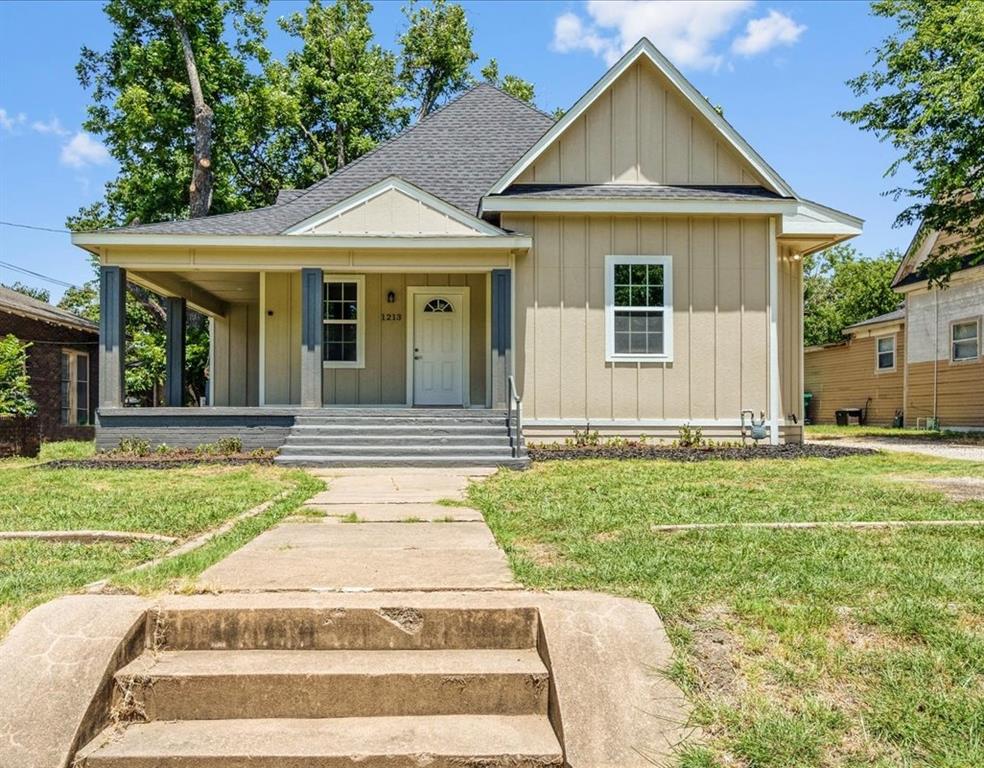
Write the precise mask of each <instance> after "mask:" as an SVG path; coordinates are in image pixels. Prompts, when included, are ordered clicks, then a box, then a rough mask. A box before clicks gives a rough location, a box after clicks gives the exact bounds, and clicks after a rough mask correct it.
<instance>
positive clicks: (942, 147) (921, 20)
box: [838, 0, 984, 282]
mask: <svg viewBox="0 0 984 768" xmlns="http://www.w3.org/2000/svg"><path fill="white" fill-rule="evenodd" d="M871 7H872V12H873V13H874V14H875V15H876V16H882V17H884V18H889V19H893V20H894V21H895V23H896V25H897V28H896V30H895V31H894V32H893V33H892V34H890V35H889V36H888V37H887V38H886V39H885V40H884V41H883V42H882V44H881V46H879V47H878V48H876V49H875V51H874V54H875V68H874V69H872V70H871V71H869V72H864V73H862V74H861V75H859V76H858V77H856V78H854V79H853V80H850V81H848V84H849V85H850V86H851V88H852V90H853V91H854V93H855V95H857V96H869V97H871V100H870V101H869V102H867V103H866V104H864V105H862V106H861V107H858V108H857V109H852V110H845V111H843V112H839V113H838V114H839V115H840V116H841V117H843V118H844V119H845V120H847V121H849V122H851V123H853V124H854V125H858V126H860V127H861V129H862V130H865V131H872V132H873V133H874V134H875V135H876V136H878V138H879V139H880V140H881V141H889V142H891V144H892V146H894V147H895V149H896V150H898V151H899V156H898V158H897V159H896V160H895V162H893V163H892V164H891V165H890V166H889V168H888V170H887V172H886V175H887V176H894V175H895V174H896V173H897V172H898V170H899V169H900V168H901V167H902V166H903V165H908V166H910V167H911V168H912V169H913V170H914V171H915V182H914V184H913V185H912V186H911V187H909V188H907V187H901V186H899V187H895V188H894V189H892V190H890V191H889V194H891V195H893V197H894V198H895V199H896V200H898V199H900V198H902V197H905V198H907V199H908V201H909V204H908V206H907V207H906V208H905V209H904V210H903V211H902V212H901V213H900V214H899V215H898V218H897V219H896V225H899V226H901V225H905V224H912V223H921V224H922V227H921V230H920V231H921V232H922V233H923V234H925V233H927V232H929V231H933V230H935V231H938V232H940V233H941V234H943V235H944V236H945V237H944V238H941V240H945V241H947V242H949V245H948V246H947V247H945V248H942V249H940V253H939V255H938V256H936V257H934V258H933V259H932V260H931V261H930V262H929V263H927V265H926V271H927V276H928V277H930V278H931V279H933V280H934V281H936V282H944V281H945V280H946V278H947V277H948V276H949V275H950V274H951V273H952V272H953V270H954V269H956V268H957V267H958V266H959V264H960V263H961V261H962V260H963V259H964V258H968V257H969V258H970V261H971V263H981V262H982V260H984V162H982V158H984V0H945V1H944V0H938V1H937V2H924V1H923V0H878V2H874V3H872V6H871Z"/></svg>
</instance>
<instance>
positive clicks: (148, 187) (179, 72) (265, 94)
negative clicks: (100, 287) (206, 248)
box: [69, 0, 279, 226]
mask: <svg viewBox="0 0 984 768" xmlns="http://www.w3.org/2000/svg"><path fill="white" fill-rule="evenodd" d="M265 5H266V0H255V1H254V0H108V2H107V3H106V5H105V6H104V10H105V13H106V15H107V16H108V17H109V20H110V22H111V23H112V25H113V28H114V34H113V40H112V43H111V44H110V47H109V49H108V50H107V51H104V52H97V51H94V50H92V49H90V48H88V47H84V48H83V49H82V53H81V57H80V59H79V63H78V65H77V67H76V71H77V73H78V78H79V82H80V83H81V84H82V86H83V87H84V88H86V89H89V90H91V92H92V104H91V105H90V106H89V108H88V117H87V119H86V121H85V123H84V127H85V129H86V130H87V131H89V132H90V133H93V134H95V135H97V136H100V137H102V138H103V140H104V142H105V144H106V147H107V149H108V150H109V153H110V155H111V156H112V157H113V158H114V159H115V160H116V161H117V162H118V163H119V166H120V170H119V174H118V175H117V178H116V179H114V180H113V181H111V182H110V183H109V184H108V185H107V187H106V199H105V201H104V203H103V204H102V205H98V204H97V206H91V207H90V208H88V209H85V210H84V211H80V215H79V216H76V217H73V218H72V219H70V222H69V223H70V226H79V225H81V224H83V223H90V222H93V221H95V222H99V223H104V222H111V223H113V224H120V223H125V222H129V221H132V220H133V219H137V220H139V221H144V222H149V221H160V220H167V219H177V218H183V217H186V216H189V215H191V216H202V215H205V214H207V213H209V212H224V211H234V210H242V209H244V208H247V207H251V206H255V205H261V204H264V203H268V202H271V201H272V199H273V197H274V196H275V194H276V189H277V187H278V186H279V184H277V183H270V181H269V179H267V178H266V177H267V176H269V175H270V173H271V169H269V168H267V167H266V166H265V161H264V159H263V157H262V153H261V152H260V151H259V148H262V147H263V145H264V144H265V142H266V141H267V138H268V135H269V133H270V127H271V126H270V124H271V122H272V121H273V119H274V117H275V115H274V113H275V104H276V101H275V99H274V94H273V93H272V92H271V90H270V89H269V88H268V86H267V83H266V81H265V79H264V78H263V77H262V75H261V74H260V73H258V72H257V71H255V70H257V69H258V68H259V67H260V66H262V65H264V64H265V63H266V62H267V61H268V58H269V57H268V53H267V51H266V49H265V48H264V45H263V41H264V37H265V32H264V29H263V13H262V11H263V10H264V9H265ZM273 175H277V174H276V173H274V174H273Z"/></svg>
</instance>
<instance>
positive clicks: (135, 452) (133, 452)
mask: <svg viewBox="0 0 984 768" xmlns="http://www.w3.org/2000/svg"><path fill="white" fill-rule="evenodd" d="M110 453H114V454H117V455H119V456H149V455H150V443H149V442H148V441H147V440H144V439H143V438H142V437H124V438H122V439H121V440H120V442H119V443H118V444H117V445H116V447H115V448H114V449H113V450H112V451H110Z"/></svg>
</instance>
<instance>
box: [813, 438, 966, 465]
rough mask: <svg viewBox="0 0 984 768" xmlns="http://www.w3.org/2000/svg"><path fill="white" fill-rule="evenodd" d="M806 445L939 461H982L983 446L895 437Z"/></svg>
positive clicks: (819, 441)
mask: <svg viewBox="0 0 984 768" xmlns="http://www.w3.org/2000/svg"><path fill="white" fill-rule="evenodd" d="M807 442H808V443H833V444H834V445H842V446H845V447H849V448H873V449H875V450H876V451H896V452H900V453H922V454H925V455H926V456H936V457H937V458H940V459H965V460H967V461H984V445H963V444H960V443H945V442H930V441H928V440H905V439H900V438H896V437H864V438H840V439H837V440H807Z"/></svg>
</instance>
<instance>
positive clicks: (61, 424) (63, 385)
mask: <svg viewBox="0 0 984 768" xmlns="http://www.w3.org/2000/svg"><path fill="white" fill-rule="evenodd" d="M8 333H12V334H13V335H14V336H16V337H17V338H18V339H20V340H21V341H25V342H30V344H31V347H30V348H29V349H28V351H27V375H28V377H29V379H30V382H31V398H32V399H33V400H34V402H35V403H36V404H37V406H38V422H39V426H40V430H41V439H42V440H91V439H92V438H93V435H94V428H93V426H92V424H93V420H94V416H95V406H96V403H95V393H96V391H97V381H98V371H99V366H98V354H99V327H98V326H97V325H96V324H95V323H90V322H89V321H88V320H84V319H82V318H81V317H78V316H76V315H73V314H72V313H71V312H66V311H65V310H64V309H59V308H58V307H53V306H51V305H50V304H46V303H44V302H43V301H38V300H37V299H33V298H31V297H30V296H25V295H24V294H22V293H19V292H17V291H12V290H10V289H9V288H4V287H3V286H0V336H6V335H7V334H8Z"/></svg>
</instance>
